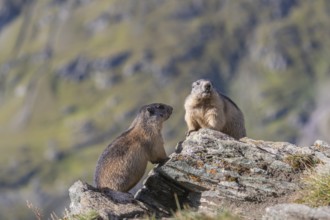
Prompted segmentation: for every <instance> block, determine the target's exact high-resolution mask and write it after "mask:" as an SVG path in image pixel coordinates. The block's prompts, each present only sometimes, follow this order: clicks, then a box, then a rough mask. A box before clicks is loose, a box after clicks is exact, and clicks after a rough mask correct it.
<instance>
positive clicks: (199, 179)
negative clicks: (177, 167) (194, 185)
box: [188, 175, 201, 182]
mask: <svg viewBox="0 0 330 220" xmlns="http://www.w3.org/2000/svg"><path fill="white" fill-rule="evenodd" d="M188 177H189V179H191V180H192V181H195V182H201V178H200V177H198V176H194V175H188Z"/></svg>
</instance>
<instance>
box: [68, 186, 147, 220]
mask: <svg viewBox="0 0 330 220" xmlns="http://www.w3.org/2000/svg"><path fill="white" fill-rule="evenodd" d="M69 195H70V199H71V204H70V210H71V212H70V215H81V214H87V213H89V212H91V211H97V213H98V214H99V215H100V217H101V218H102V219H123V218H135V217H142V216H143V215H146V214H147V211H146V209H145V208H142V206H141V205H139V203H138V202H137V201H135V200H134V198H133V196H132V195H131V194H129V193H122V192H115V191H110V190H109V191H107V192H106V193H101V192H99V191H98V190H97V189H95V188H94V187H92V186H90V185H88V184H87V183H84V182H82V181H77V182H75V183H74V184H73V185H72V186H71V187H70V189H69Z"/></svg>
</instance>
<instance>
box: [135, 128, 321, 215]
mask: <svg viewBox="0 0 330 220" xmlns="http://www.w3.org/2000/svg"><path fill="white" fill-rule="evenodd" d="M180 149H182V151H181V152H180V153H173V154H172V155H170V160H169V161H167V162H166V163H165V164H164V165H162V166H157V167H156V168H155V169H154V170H153V171H152V172H151V173H150V174H149V176H148V178H147V179H146V180H145V182H144V187H143V188H142V189H141V190H140V191H139V192H138V193H137V194H136V195H135V197H136V199H138V200H139V201H142V202H143V203H145V204H147V205H148V206H150V207H152V208H154V209H155V210H157V214H158V215H159V216H169V215H171V212H172V210H175V209H176V208H177V207H176V197H177V200H178V203H179V204H180V205H183V204H188V205H189V206H190V207H194V208H196V209H198V210H200V211H211V212H212V211H214V210H217V209H219V208H225V209H228V210H230V211H232V212H234V213H236V214H239V215H241V216H243V217H244V218H247V219H253V218H257V219H260V218H261V216H262V214H263V213H264V209H265V208H266V207H267V206H271V205H275V204H278V203H280V202H283V201H286V199H287V198H289V196H290V195H291V194H292V193H293V192H295V190H297V189H300V183H299V180H300V178H299V177H300V174H301V173H302V172H303V170H304V169H306V168H307V167H301V169H296V167H294V166H293V164H294V163H293V162H292V161H291V160H293V159H292V158H294V157H291V156H292V155H300V156H301V158H305V157H306V158H307V159H309V160H313V161H322V162H324V161H325V160H324V158H323V159H322V157H318V155H317V154H315V153H316V152H315V151H314V150H313V149H312V147H298V146H295V145H293V144H290V143H286V142H266V141H258V140H252V139H249V138H243V139H241V140H240V141H237V140H234V139H233V138H231V137H229V136H227V135H225V134H222V133H221V132H217V131H213V130H210V129H200V130H199V131H198V132H194V133H192V134H191V135H190V136H189V137H188V138H187V139H186V140H185V141H183V142H182V143H181V144H179V146H177V152H179V151H180ZM318 153H320V154H321V155H323V156H324V154H322V153H321V152H318ZM290 164H292V165H290ZM174 195H176V197H175V196H174ZM250 209H253V210H254V212H246V210H250Z"/></svg>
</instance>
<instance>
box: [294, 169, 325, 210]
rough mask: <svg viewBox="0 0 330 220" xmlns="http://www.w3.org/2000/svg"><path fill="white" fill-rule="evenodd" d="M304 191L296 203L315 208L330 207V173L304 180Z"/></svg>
mask: <svg viewBox="0 0 330 220" xmlns="http://www.w3.org/2000/svg"><path fill="white" fill-rule="evenodd" d="M302 182H303V183H304V184H305V187H304V189H303V190H302V191H301V192H299V194H298V199H297V200H296V202H298V203H304V204H307V205H310V206H313V207H318V206H329V205H330V172H327V173H314V174H311V175H308V176H306V177H304V178H303V180H302Z"/></svg>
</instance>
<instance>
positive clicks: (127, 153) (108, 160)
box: [94, 103, 172, 192]
mask: <svg viewBox="0 0 330 220" xmlns="http://www.w3.org/2000/svg"><path fill="white" fill-rule="evenodd" d="M171 114H172V107H171V106H168V105H164V104H161V103H154V104H150V105H146V106H143V107H142V108H141V109H140V112H139V114H138V115H137V116H136V118H135V119H134V121H133V122H132V124H131V126H130V127H129V129H128V130H127V131H125V132H124V133H122V134H121V135H120V136H119V137H117V138H116V139H115V140H114V141H113V142H112V143H111V144H110V145H109V146H108V147H107V148H106V149H105V150H104V151H103V153H102V154H101V156H100V158H99V160H98V162H97V166H96V170H95V175H94V182H95V185H96V187H97V188H99V189H107V188H110V189H112V190H116V191H122V192H127V191H129V190H130V189H131V188H132V187H134V186H135V185H136V183H138V182H139V180H140V179H141V178H142V176H143V174H144V172H145V169H146V166H147V163H148V161H150V162H152V163H160V162H163V161H165V160H166V159H167V156H166V152H165V149H164V142H163V137H162V134H161V129H162V124H163V122H164V121H165V120H167V119H168V118H169V117H170V115H171Z"/></svg>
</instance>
